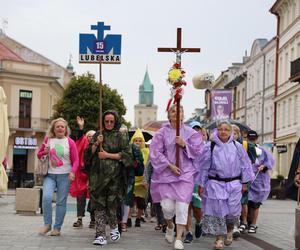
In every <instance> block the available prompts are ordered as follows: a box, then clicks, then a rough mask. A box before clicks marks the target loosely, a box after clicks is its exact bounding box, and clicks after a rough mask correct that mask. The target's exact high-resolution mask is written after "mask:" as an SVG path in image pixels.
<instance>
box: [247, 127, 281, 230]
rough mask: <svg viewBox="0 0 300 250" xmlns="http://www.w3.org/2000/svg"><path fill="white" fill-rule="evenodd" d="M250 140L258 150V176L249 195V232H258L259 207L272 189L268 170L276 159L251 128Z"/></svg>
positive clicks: (255, 171)
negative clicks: (259, 141)
mask: <svg viewBox="0 0 300 250" xmlns="http://www.w3.org/2000/svg"><path fill="white" fill-rule="evenodd" d="M248 140H249V141H250V142H252V143H254V144H255V147H256V151H257V159H256V161H255V163H254V164H253V165H252V166H253V171H254V173H255V176H256V178H255V180H254V181H253V182H252V183H251V186H250V190H249V195H248V200H249V201H248V213H249V219H250V222H249V224H250V226H249V229H248V233H256V230H257V225H256V223H257V218H258V213H259V208H260V206H261V205H262V203H263V202H264V201H266V200H267V198H268V196H269V194H270V190H271V183H270V175H269V172H268V171H269V170H272V168H273V166H274V163H275V160H274V158H273V155H272V154H271V153H270V152H269V151H268V150H267V149H265V148H263V147H261V146H259V145H258V144H257V140H258V135H257V133H256V132H255V131H253V130H251V131H249V132H248Z"/></svg>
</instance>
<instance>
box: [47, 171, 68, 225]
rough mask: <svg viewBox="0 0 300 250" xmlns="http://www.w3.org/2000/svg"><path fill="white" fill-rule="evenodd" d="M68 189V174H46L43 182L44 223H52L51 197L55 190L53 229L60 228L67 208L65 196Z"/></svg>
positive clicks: (66, 196)
mask: <svg viewBox="0 0 300 250" xmlns="http://www.w3.org/2000/svg"><path fill="white" fill-rule="evenodd" d="M69 189H70V180H69V174H48V175H47V176H45V178H44V184H43V210H44V224H45V226H47V225H52V199H53V193H54V191H55V190H57V192H56V211H55V224H54V226H53V228H54V229H57V230H60V229H61V226H62V224H63V222H64V218H65V214H66V210H67V198H68V194H69Z"/></svg>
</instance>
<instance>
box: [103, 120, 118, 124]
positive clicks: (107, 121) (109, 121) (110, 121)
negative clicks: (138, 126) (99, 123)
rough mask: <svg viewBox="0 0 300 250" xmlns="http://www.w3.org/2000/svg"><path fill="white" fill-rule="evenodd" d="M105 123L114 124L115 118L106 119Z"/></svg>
mask: <svg viewBox="0 0 300 250" xmlns="http://www.w3.org/2000/svg"><path fill="white" fill-rule="evenodd" d="M104 123H105V124H114V123H115V121H113V120H104Z"/></svg>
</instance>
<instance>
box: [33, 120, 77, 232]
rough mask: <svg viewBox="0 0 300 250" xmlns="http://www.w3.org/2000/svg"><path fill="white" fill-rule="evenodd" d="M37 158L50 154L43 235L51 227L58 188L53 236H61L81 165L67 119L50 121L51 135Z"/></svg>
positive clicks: (44, 187) (44, 183)
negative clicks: (72, 183)
mask: <svg viewBox="0 0 300 250" xmlns="http://www.w3.org/2000/svg"><path fill="white" fill-rule="evenodd" d="M37 155H38V158H39V159H40V158H42V157H46V156H47V155H48V156H49V169H48V174H47V175H46V176H45V178H44V182H43V198H42V203H43V212H44V214H43V216H44V227H43V228H41V229H40V230H39V233H40V234H42V235H45V234H47V233H48V232H49V231H51V229H52V199H53V193H54V192H55V190H56V211H55V224H54V226H53V230H52V231H51V233H50V235H51V236H59V235H60V231H61V227H62V225H63V222H64V218H65V214H66V208H67V197H68V194H69V188H70V181H74V180H75V173H76V171H77V169H78V165H79V161H78V152H77V148H76V144H75V142H74V141H73V140H72V139H71V138H70V137H69V129H68V123H67V121H66V120H64V119H63V118H58V119H55V120H53V121H52V122H51V125H50V130H49V133H48V136H47V137H45V139H44V142H43V144H42V146H41V147H40V149H39V151H38V154H37Z"/></svg>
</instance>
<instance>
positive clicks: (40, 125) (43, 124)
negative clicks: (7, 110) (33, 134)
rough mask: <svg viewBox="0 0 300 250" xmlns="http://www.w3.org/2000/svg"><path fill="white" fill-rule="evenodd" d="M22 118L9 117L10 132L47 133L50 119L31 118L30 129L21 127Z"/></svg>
mask: <svg viewBox="0 0 300 250" xmlns="http://www.w3.org/2000/svg"><path fill="white" fill-rule="evenodd" d="M19 119H22V118H20V117H19V116H8V124H9V128H10V130H16V129H18V130H30V131H31V130H34V131H40V132H46V131H47V129H48V127H49V125H50V119H46V118H37V117H31V119H30V127H22V126H21V127H20V122H19Z"/></svg>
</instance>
